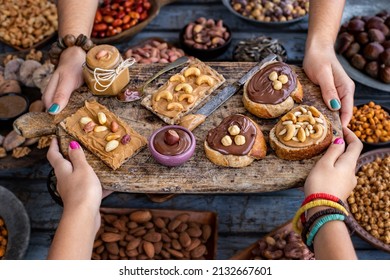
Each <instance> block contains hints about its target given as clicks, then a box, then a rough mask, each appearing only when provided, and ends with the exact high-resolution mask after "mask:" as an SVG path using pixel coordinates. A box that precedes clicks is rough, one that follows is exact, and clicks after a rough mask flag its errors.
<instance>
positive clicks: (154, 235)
mask: <svg viewBox="0 0 390 280" xmlns="http://www.w3.org/2000/svg"><path fill="white" fill-rule="evenodd" d="M143 239H144V240H146V241H149V242H159V241H161V233H159V232H149V233H147V234H145V236H144V237H143Z"/></svg>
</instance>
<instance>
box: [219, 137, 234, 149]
mask: <svg viewBox="0 0 390 280" xmlns="http://www.w3.org/2000/svg"><path fill="white" fill-rule="evenodd" d="M221 143H222V145H224V146H225V147H228V146H230V145H231V144H232V143H233V141H232V138H230V136H229V135H225V136H224V137H222V139H221Z"/></svg>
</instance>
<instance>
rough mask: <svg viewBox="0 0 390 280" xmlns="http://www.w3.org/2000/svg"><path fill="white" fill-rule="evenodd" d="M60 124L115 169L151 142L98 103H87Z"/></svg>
mask: <svg viewBox="0 0 390 280" xmlns="http://www.w3.org/2000/svg"><path fill="white" fill-rule="evenodd" d="M60 125H61V127H62V128H64V129H65V131H67V132H68V133H69V134H70V135H72V136H73V137H75V138H76V139H77V140H78V141H80V142H81V143H82V144H83V145H84V146H85V147H86V148H87V149H88V150H90V151H91V152H92V153H93V154H95V155H96V156H98V157H99V158H100V159H101V160H102V161H103V162H104V163H105V164H107V165H108V166H109V167H111V168H112V169H113V170H116V169H118V168H119V167H120V166H121V165H122V164H123V163H125V162H126V161H127V160H128V159H130V158H131V157H132V156H134V155H135V154H136V153H138V152H139V151H140V150H141V149H142V147H144V146H145V145H146V143H147V141H146V138H145V137H143V136H142V135H140V134H139V133H137V132H136V131H135V130H134V129H133V128H131V127H130V126H129V125H128V124H127V123H126V122H124V121H123V120H121V119H120V118H119V117H117V116H116V115H115V114H114V113H112V112H111V111H109V110H108V109H107V108H106V107H105V106H103V105H101V104H99V103H98V102H97V101H85V105H84V107H82V108H80V109H79V110H78V111H77V112H76V113H74V114H73V115H71V116H70V117H67V118H66V119H65V120H64V121H62V122H61V123H60Z"/></svg>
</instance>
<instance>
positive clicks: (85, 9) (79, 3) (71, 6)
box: [58, 0, 98, 37]
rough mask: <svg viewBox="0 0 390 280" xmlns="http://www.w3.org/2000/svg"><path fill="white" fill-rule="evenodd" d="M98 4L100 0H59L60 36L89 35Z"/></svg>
mask: <svg viewBox="0 0 390 280" xmlns="http://www.w3.org/2000/svg"><path fill="white" fill-rule="evenodd" d="M97 6H98V0H59V1H58V21H59V24H58V27H59V30H58V33H59V36H60V37H63V36H65V35H66V34H73V35H74V36H78V35H79V34H85V35H87V36H88V37H89V36H90V34H91V32H92V27H93V22H94V18H95V14H96V9H97Z"/></svg>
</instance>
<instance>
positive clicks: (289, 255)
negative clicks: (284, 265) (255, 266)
mask: <svg viewBox="0 0 390 280" xmlns="http://www.w3.org/2000/svg"><path fill="white" fill-rule="evenodd" d="M257 245H258V246H257V247H256V248H255V249H253V250H252V252H251V253H252V259H255V260H313V259H314V254H313V253H312V252H310V250H309V249H308V248H307V247H306V245H305V244H304V243H303V241H302V239H301V237H300V236H299V235H298V234H297V233H295V232H294V231H288V230H282V231H281V232H277V233H275V234H273V235H268V236H266V237H265V238H263V239H261V240H260V241H259V242H258V244H257Z"/></svg>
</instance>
